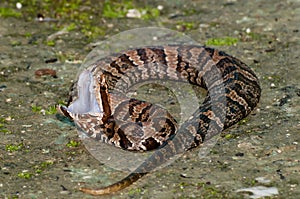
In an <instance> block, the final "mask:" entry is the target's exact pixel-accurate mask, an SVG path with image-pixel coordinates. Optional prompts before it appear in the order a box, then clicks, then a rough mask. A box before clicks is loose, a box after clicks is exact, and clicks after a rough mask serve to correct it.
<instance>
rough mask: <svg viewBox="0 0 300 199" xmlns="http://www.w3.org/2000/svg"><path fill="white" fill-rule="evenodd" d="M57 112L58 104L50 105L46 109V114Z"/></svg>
mask: <svg viewBox="0 0 300 199" xmlns="http://www.w3.org/2000/svg"><path fill="white" fill-rule="evenodd" d="M56 112H57V110H56V106H55V105H54V106H49V107H48V109H47V110H46V111H45V114H46V115H53V114H55V113H56Z"/></svg>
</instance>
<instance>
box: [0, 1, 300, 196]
mask: <svg viewBox="0 0 300 199" xmlns="http://www.w3.org/2000/svg"><path fill="white" fill-rule="evenodd" d="M13 2H14V1H13ZM134 3H137V4H139V3H141V2H134ZM148 4H150V3H148ZM153 4H154V6H158V5H162V6H163V9H162V10H161V13H160V15H159V16H155V17H154V18H152V19H151V20H146V19H138V18H128V17H122V18H114V19H110V18H105V17H98V18H93V19H92V20H94V21H95V22H96V24H97V23H98V24H101V26H104V27H105V28H104V29H105V30H106V32H105V34H104V35H102V36H99V37H97V38H91V37H88V36H87V35H85V34H84V33H83V32H82V31H80V30H69V31H67V32H63V34H61V32H59V31H60V30H61V29H62V28H63V24H66V25H68V23H71V22H72V19H70V20H69V21H68V20H67V19H65V20H64V21H63V22H61V21H60V20H61V19H60V18H59V16H57V18H54V19H57V20H58V22H57V21H51V20H45V21H44V22H39V21H37V20H35V15H32V17H28V16H31V14H32V13H34V10H35V9H36V10H38V8H35V7H34V6H33V7H32V8H33V9H32V10H33V11H32V12H31V13H29V14H26V13H24V12H23V13H22V14H23V15H24V16H26V17H14V16H10V17H5V16H3V15H0V98H1V100H0V198H93V197H92V196H89V195H86V194H83V193H81V192H80V191H78V188H79V187H81V186H89V187H101V186H104V185H108V184H111V183H113V182H115V181H117V180H119V179H122V177H124V176H126V175H127V173H126V172H124V171H117V170H116V169H113V168H111V167H109V166H108V165H106V164H104V163H103V162H101V161H98V160H97V159H96V158H95V157H93V156H92V155H91V154H90V153H89V151H88V150H87V149H86V148H85V146H84V143H83V142H82V141H81V140H80V138H79V137H78V133H77V131H76V128H75V127H74V125H73V124H72V123H71V122H70V121H69V120H67V119H66V118H64V117H62V116H60V115H59V114H57V113H56V112H55V110H54V107H55V105H57V104H58V103H64V102H66V100H67V98H68V97H67V96H68V90H69V87H70V86H71V84H72V82H73V81H74V80H75V78H76V75H77V71H78V70H79V68H80V64H81V62H82V61H83V60H84V58H85V56H86V55H87V54H88V53H89V52H90V51H91V50H92V46H93V45H91V44H95V43H96V42H99V41H101V40H105V39H106V38H107V37H110V36H112V35H114V34H116V33H119V32H122V31H125V30H129V29H132V28H138V27H145V26H159V27H166V28H170V29H173V30H176V31H180V32H184V33H185V34H186V35H188V36H190V37H191V38H193V39H194V40H195V41H197V42H199V43H200V44H205V43H206V41H208V40H209V39H212V38H225V37H232V38H238V42H237V43H235V44H233V45H222V46H214V45H212V47H215V48H218V49H220V50H223V51H226V52H227V53H229V54H231V55H234V56H236V57H238V58H240V59H241V60H243V61H244V62H245V63H247V64H248V65H250V66H251V68H252V69H253V70H254V71H255V73H256V74H257V76H258V77H259V80H260V84H261V87H262V96H261V100H260V103H259V105H258V107H257V109H256V110H255V111H253V113H252V114H251V115H249V116H248V117H247V118H246V119H244V120H242V121H241V122H239V123H238V124H236V125H234V126H233V127H231V128H230V129H227V130H226V131H225V132H224V133H223V134H222V136H220V138H219V139H218V141H217V143H216V144H215V145H214V146H213V147H212V148H210V150H209V152H208V154H207V155H206V156H205V157H202V158H200V157H199V152H200V150H199V149H194V150H191V151H188V152H187V153H185V154H184V155H182V156H181V157H179V158H178V159H176V160H175V161H174V162H173V163H172V164H170V165H168V166H166V167H163V168H162V169H159V170H157V171H155V172H152V173H150V174H148V175H147V176H145V177H143V178H142V179H141V180H139V181H138V182H137V183H134V184H133V185H132V186H130V187H128V188H126V189H124V190H122V191H120V192H118V193H116V194H113V195H110V196H104V198H105V197H106V198H255V197H259V195H257V194H256V195H255V194H254V195H253V191H247V190H244V191H243V190H242V189H244V188H252V189H253V187H258V186H262V187H264V189H263V191H262V194H266V192H267V191H266V190H267V189H268V188H273V189H276V190H278V193H277V194H276V193H275V194H273V195H272V194H271V195H269V196H268V197H269V198H295V199H296V198H298V197H299V195H300V153H299V142H300V133H299V132H300V119H299V118H300V85H299V79H300V72H299V67H300V66H299V58H300V57H299V55H300V45H299V44H300V33H299V31H300V29H299V21H300V1H299V0H286V1H281V0H280V1H279V0H274V1H272V2H271V1H267V0H260V1H235V0H227V1H225V0H224V1H208V0H205V1H200V0H197V1H192V2H191V3H186V2H185V1H162V2H159V1H153ZM11 5H15V4H6V3H0V7H5V8H7V7H9V6H11ZM92 5H93V6H92ZM134 5H135V4H134ZM90 6H91V7H93V13H89V11H90V9H89V7H88V6H87V5H85V6H84V7H82V9H80V10H81V12H82V15H91V16H92V15H93V14H94V11H95V10H97V4H91V5H90ZM148 6H149V5H148ZM79 7H80V5H79ZM12 9H14V10H16V8H15V7H12ZM21 9H23V8H21ZM101 9H102V6H101V5H99V10H100V11H99V12H101ZM37 13H38V11H36V14H37ZM187 22H188V23H187ZM58 23H61V24H59V25H58ZM58 27H59V28H58ZM58 32H59V34H56V33H58ZM49 36H50V39H49ZM52 41H54V43H53V42H52ZM215 45H218V44H217V43H216V44H215ZM42 68H48V69H52V70H55V71H56V76H54V75H52V76H51V75H45V76H37V75H35V71H36V70H38V69H42ZM160 90H164V89H163V88H161V86H155V85H151V86H148V87H147V86H146V87H145V88H143V89H142V90H141V91H140V95H141V97H142V98H144V99H145V98H146V99H148V98H151V99H152V98H154V99H153V100H154V101H160V100H161V98H164V99H163V100H162V101H164V103H165V104H166V105H165V106H168V105H170V104H171V106H169V108H170V109H171V112H172V109H175V110H173V112H174V113H175V114H177V115H178V114H179V113H180V111H179V112H178V110H176V106H172V105H173V104H176V99H174V97H172V94H168V93H170V91H168V90H167V91H160ZM161 92H164V93H165V94H161ZM147 94H148V97H147ZM149 95H150V97H149ZM179 115H180V114H179ZM239 190H240V191H239ZM266 196H267V195H266Z"/></svg>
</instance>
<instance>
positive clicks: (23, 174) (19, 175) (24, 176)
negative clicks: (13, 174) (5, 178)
mask: <svg viewBox="0 0 300 199" xmlns="http://www.w3.org/2000/svg"><path fill="white" fill-rule="evenodd" d="M18 177H19V178H24V179H29V178H31V177H32V174H31V173H28V172H21V173H18Z"/></svg>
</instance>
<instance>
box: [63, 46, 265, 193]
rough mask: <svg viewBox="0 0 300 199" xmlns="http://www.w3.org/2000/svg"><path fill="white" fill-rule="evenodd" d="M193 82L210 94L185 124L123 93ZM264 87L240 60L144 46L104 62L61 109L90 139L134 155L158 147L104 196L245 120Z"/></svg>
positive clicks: (199, 50) (207, 51)
mask: <svg viewBox="0 0 300 199" xmlns="http://www.w3.org/2000/svg"><path fill="white" fill-rule="evenodd" d="M157 79H161V80H165V79H167V80H171V81H182V82H188V83H190V84H193V85H197V86H200V87H202V88H205V89H206V90H207V91H208V92H207V96H206V98H205V100H204V102H203V103H202V104H201V106H199V108H198V109H197V110H196V111H195V113H194V114H193V115H192V116H191V117H190V118H189V119H188V120H187V121H185V122H184V123H183V124H182V125H180V126H178V124H177V123H176V121H175V119H174V118H173V117H172V116H171V115H170V114H169V113H168V112H167V111H165V110H164V109H163V108H161V107H159V106H156V105H153V104H151V103H148V102H145V101H141V100H137V99H130V98H128V97H126V96H125V93H126V92H127V91H128V90H130V89H131V88H132V87H133V86H135V85H136V84H139V83H141V82H147V81H151V80H157ZM260 92H261V89H260V86H259V82H258V79H257V77H256V75H255V74H254V72H253V71H252V70H251V69H250V68H249V67H248V66H247V65H246V64H244V63H243V62H241V61H240V60H238V59H236V58H234V57H232V56H230V55H228V54H226V53H224V52H222V51H218V50H215V49H212V48H207V47H202V46H193V45H183V46H176V45H173V46H172V45H170V46H162V47H144V48H139V49H133V50H128V51H125V52H122V53H119V54H116V55H112V56H109V57H105V58H102V59H100V60H99V61H97V62H96V63H95V64H93V65H91V66H89V67H88V68H87V69H86V70H84V71H83V72H82V73H81V75H80V76H79V79H78V81H77V84H76V85H75V87H73V89H72V90H71V94H70V96H71V98H70V101H69V106H68V107H65V106H59V109H60V111H61V112H62V113H63V114H64V115H65V116H68V117H70V118H71V119H73V120H74V122H75V124H76V125H77V126H78V127H79V129H81V130H82V131H83V132H84V133H85V134H86V135H88V136H90V137H92V138H95V139H97V140H101V141H103V142H106V143H109V144H112V145H115V146H117V147H121V148H123V149H126V150H132V151H147V150H153V149H157V150H156V151H155V152H154V153H153V155H151V156H150V157H149V158H148V159H147V160H145V161H144V162H143V164H141V165H140V166H139V167H138V168H137V169H136V170H135V171H134V172H132V173H131V174H129V175H128V176H127V177H126V178H124V179H123V180H121V181H119V182H116V183H115V184H112V185H110V186H108V187H104V188H100V189H89V188H80V190H81V191H83V192H86V193H89V194H92V195H102V194H108V193H112V192H115V191H118V190H120V189H122V188H125V187H127V186H129V185H130V184H132V183H133V182H135V181H136V180H138V179H139V178H140V177H142V176H143V175H145V174H147V173H148V172H150V171H151V170H153V169H155V168H156V167H157V166H159V165H161V164H163V163H165V162H166V161H168V160H169V159H170V158H172V157H173V156H174V155H176V154H179V153H182V152H184V151H186V150H188V149H190V148H193V147H196V146H198V145H199V144H201V143H203V142H204V140H209V139H210V138H211V137H213V136H214V135H217V134H218V133H220V132H221V131H222V130H223V129H225V128H228V127H230V126H232V125H233V124H235V123H237V122H238V121H239V120H241V119H242V118H244V117H246V116H247V115H248V114H249V113H250V112H251V111H252V110H253V109H254V108H255V106H256V105H257V103H258V101H259V98H260Z"/></svg>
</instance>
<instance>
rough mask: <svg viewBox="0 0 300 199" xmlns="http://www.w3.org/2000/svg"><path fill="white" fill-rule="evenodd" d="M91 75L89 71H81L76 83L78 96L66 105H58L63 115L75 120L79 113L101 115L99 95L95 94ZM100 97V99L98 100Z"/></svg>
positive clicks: (95, 85)
mask: <svg viewBox="0 0 300 199" xmlns="http://www.w3.org/2000/svg"><path fill="white" fill-rule="evenodd" d="M95 87H97V84H96V83H95V82H94V78H93V75H92V73H91V72H90V71H88V70H85V71H83V72H82V73H81V74H80V76H79V80H78V83H77V89H78V96H77V98H76V100H75V101H73V102H71V103H70V105H69V106H68V107H65V106H59V109H60V112H62V114H63V115H65V116H67V117H69V118H71V119H73V120H76V117H78V116H80V115H93V116H97V117H99V116H100V117H102V116H103V108H102V103H101V97H98V96H96V92H95V90H96V89H95ZM99 99H100V101H98V100H99Z"/></svg>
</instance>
